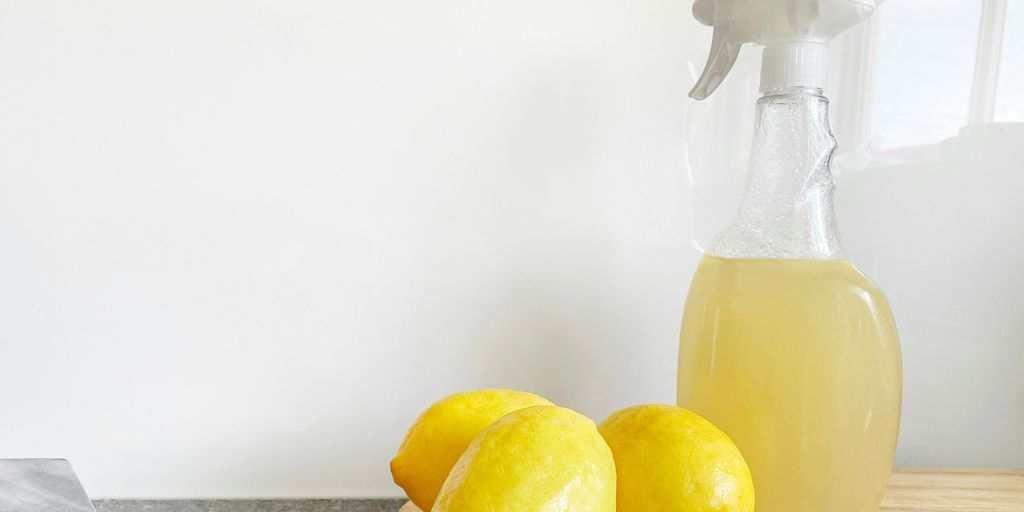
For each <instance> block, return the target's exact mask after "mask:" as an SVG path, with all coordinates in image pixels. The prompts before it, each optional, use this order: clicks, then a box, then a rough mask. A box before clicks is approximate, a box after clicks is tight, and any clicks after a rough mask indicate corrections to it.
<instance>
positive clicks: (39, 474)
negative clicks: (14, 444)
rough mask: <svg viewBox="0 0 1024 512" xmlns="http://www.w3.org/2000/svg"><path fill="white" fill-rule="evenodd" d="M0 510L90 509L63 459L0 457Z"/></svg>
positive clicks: (83, 511)
mask: <svg viewBox="0 0 1024 512" xmlns="http://www.w3.org/2000/svg"><path fill="white" fill-rule="evenodd" d="M0 512H94V509H93V508H92V503H91V502H90V501H89V497H88V496H86V494H85V489H82V484H80V483H79V482H78V477H77V476H75V471H74V470H73V469H71V464H70V463H68V461H66V460H64V459H0Z"/></svg>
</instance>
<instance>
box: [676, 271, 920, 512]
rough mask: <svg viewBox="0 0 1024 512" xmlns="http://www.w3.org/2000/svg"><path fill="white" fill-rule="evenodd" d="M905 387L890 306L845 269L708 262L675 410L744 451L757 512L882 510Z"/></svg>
mask: <svg viewBox="0 0 1024 512" xmlns="http://www.w3.org/2000/svg"><path fill="white" fill-rule="evenodd" d="M901 386H902V373H901V366H900V349H899V341H898V339H897V335H896V327H895V324H894V323H893V320H892V313H891V312H890V309H889V303H888V301H887V300H886V298H885V295H884V294H882V292H881V290H879V288H878V287H877V286H875V284H874V283H872V282H871V281H870V280H869V279H868V278H867V277H865V276H864V275H863V274H861V273H860V272H859V271H857V269H856V268H854V267H853V265H851V264H850V263H849V262H847V261H811V260H753V259H752V260H742V259H735V260H734V259H723V258H718V257H712V256H706V257H705V258H704V259H703V261H702V262H701V263H700V266H699V267H698V269H697V273H696V275H695V276H694V279H693V283H692V285H691V288H690V293H689V297H688V298H687V302H686V310H685V313H684V317H683V329H682V334H681V341H680V351H679V388H678V401H679V405H680V406H681V407H685V408H687V409H690V410H692V411H694V412H696V413H698V414H700V415H702V416H704V417H706V418H707V419H709V420H710V421H711V422H712V423H714V424H715V425H717V426H718V427H719V428H721V429H722V430H723V431H725V432H726V433H727V434H728V435H729V436H730V437H732V439H733V440H734V441H735V442H736V445H737V446H738V447H739V448H740V451H741V452H742V453H743V456H744V458H745V459H746V460H747V463H748V464H749V466H750V470H751V473H752V475H753V479H754V490H755V501H756V509H757V511H758V512H868V511H871V512H874V511H875V510H876V509H877V507H878V502H879V500H880V499H881V495H882V492H883V490H884V489H885V485H886V483H887V480H888V477H889V471H890V468H891V465H892V459H893V453H894V451H895V449H896V436H897V430H898V428H899V415H900V396H901Z"/></svg>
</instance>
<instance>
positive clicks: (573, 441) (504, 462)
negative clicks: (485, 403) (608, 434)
mask: <svg viewBox="0 0 1024 512" xmlns="http://www.w3.org/2000/svg"><path fill="white" fill-rule="evenodd" d="M529 511H551V512H614V511H615V461H614V460H613V459H612V452H611V450H609V449H608V445H607V444H605V442H604V440H603V439H602V438H601V434H599V433H598V431H597V427H596V426H595V425H594V422H593V421H590V419H589V418H587V417H585V416H583V415H581V414H579V413H577V412H575V411H573V410H571V409H565V408H562V407H543V406H542V407H530V408H529V409H522V410H519V411H516V412H513V413H509V414H508V415H507V416H505V417H504V418H502V419H500V420H498V421H497V422H496V423H494V424H493V425H491V426H490V427H488V428H487V429H486V430H484V431H483V432H481V433H480V435H478V436H477V437H476V439H474V440H473V442H472V443H471V444H470V445H469V448H467V449H466V452H465V453H463V454H462V457H460V458H459V462H458V463H456V464H455V467H454V468H452V472H451V474H449V475H448V480H446V481H445V483H444V487H442V488H441V494H440V495H439V496H438V497H437V502H436V503H434V508H433V510H432V512H529Z"/></svg>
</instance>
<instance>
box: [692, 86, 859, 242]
mask: <svg viewBox="0 0 1024 512" xmlns="http://www.w3.org/2000/svg"><path fill="white" fill-rule="evenodd" d="M835 147H836V140H835V137H834V136H833V135H832V131H831V129H830V127H829V120H828V99H827V98H825V97H824V96H823V95H822V91H821V89H820V88H814V87H811V88H808V87H777V88H773V89H770V90H769V91H767V94H766V95H765V96H764V97H762V98H761V99H760V100H759V101H758V103H757V116H756V126H755V132H754V144H753V149H752V151H751V155H750V168H749V171H748V174H747V182H746V188H745V191H744V195H743V200H742V203H741V205H740V210H739V214H738V218H737V220H736V223H735V224H734V225H733V226H731V227H730V228H728V229H727V230H726V231H725V232H723V233H722V234H721V235H719V237H718V238H716V239H715V241H714V242H713V244H712V246H711V249H710V250H709V252H710V253H711V254H713V255H715V256H721V257H726V258H745V259H801V260H808V259H809V260H830V259H842V258H843V257H844V256H843V250H842V246H841V244H840V242H839V231H838V229H837V226H836V218H835V210H834V208H833V204H832V191H833V188H834V185H833V182H832V172H831V169H830V164H831V159H832V153H833V152H834V151H835Z"/></svg>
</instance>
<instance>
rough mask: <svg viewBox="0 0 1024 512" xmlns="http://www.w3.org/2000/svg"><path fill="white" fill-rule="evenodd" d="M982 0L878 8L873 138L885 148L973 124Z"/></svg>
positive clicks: (908, 1)
mask: <svg viewBox="0 0 1024 512" xmlns="http://www.w3.org/2000/svg"><path fill="white" fill-rule="evenodd" d="M981 11H982V2H981V1H980V0H892V1H889V2H885V3H883V4H882V5H881V7H880V8H879V12H878V14H877V15H878V16H879V19H878V32H877V34H878V45H877V52H878V53H877V58H876V59H877V60H876V63H875V66H876V67H875V73H874V76H875V83H874V94H873V103H874V105H873V106H872V107H873V108H872V109H871V110H872V112H871V119H872V123H871V125H872V130H871V131H872V136H873V138H874V144H873V145H875V146H876V147H877V148H879V149H893V148H901V147H907V146H920V145H926V144H934V143H936V142H939V141H941V140H942V139H944V138H947V137H951V136H953V135H956V133H957V131H958V130H959V129H960V128H961V127H962V126H964V125H965V124H967V122H968V119H969V117H970V108H971V86H972V77H973V75H974V68H975V58H976V54H977V48H978V34H979V28H980V22H981Z"/></svg>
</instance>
